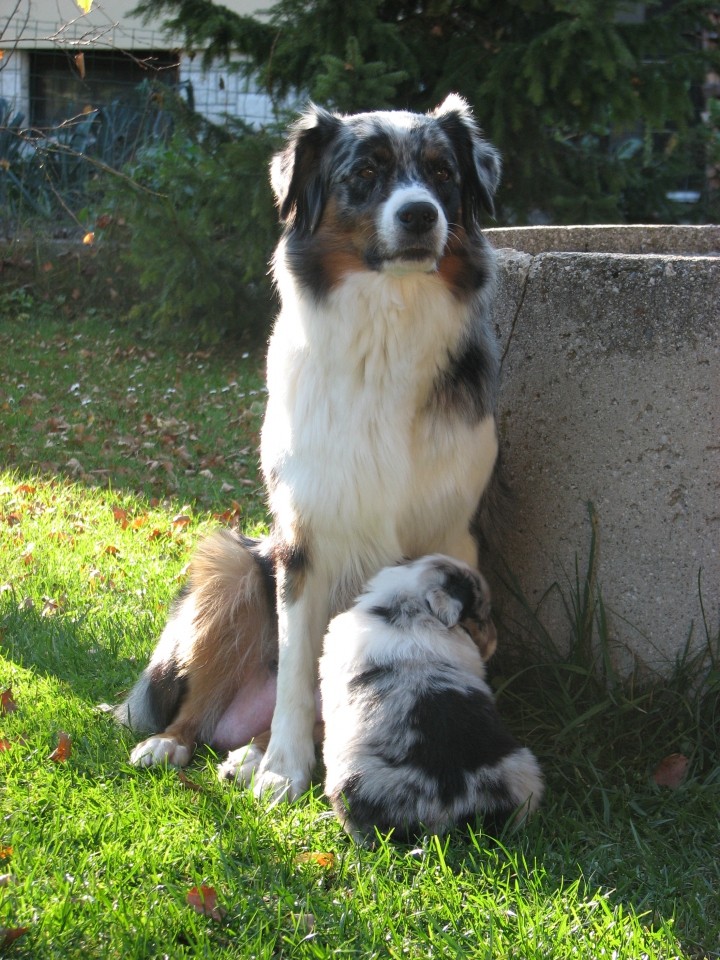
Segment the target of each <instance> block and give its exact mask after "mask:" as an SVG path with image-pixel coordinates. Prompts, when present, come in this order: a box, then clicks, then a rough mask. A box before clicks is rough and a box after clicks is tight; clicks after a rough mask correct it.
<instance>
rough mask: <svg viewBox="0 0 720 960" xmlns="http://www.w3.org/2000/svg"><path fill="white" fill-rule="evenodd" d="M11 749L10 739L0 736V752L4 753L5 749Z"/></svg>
mask: <svg viewBox="0 0 720 960" xmlns="http://www.w3.org/2000/svg"><path fill="white" fill-rule="evenodd" d="M11 749H12V740H8V738H7V737H0V753H5V751H6V750H11Z"/></svg>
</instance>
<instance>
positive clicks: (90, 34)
mask: <svg viewBox="0 0 720 960" xmlns="http://www.w3.org/2000/svg"><path fill="white" fill-rule="evenodd" d="M136 2H137V0H94V2H93V6H92V8H91V11H90V13H89V14H87V15H86V14H82V13H81V12H80V10H79V8H78V6H77V4H76V3H75V0H20V4H19V6H18V8H17V10H14V7H15V4H14V3H13V4H10V3H9V2H8V0H0V54H2V56H1V57H0V97H2V98H4V99H6V100H8V101H10V102H11V103H12V104H13V106H14V108H15V109H16V110H19V111H21V112H22V113H23V114H24V115H25V117H26V118H28V117H29V115H30V64H29V55H28V53H27V51H29V50H52V49H64V48H66V47H68V46H70V47H71V48H72V49H73V50H74V49H76V48H77V47H78V46H83V45H87V46H88V47H92V48H93V49H96V50H108V51H112V50H118V51H123V50H125V51H132V50H180V49H181V46H182V43H181V38H179V37H172V36H169V35H168V34H167V33H166V32H165V31H164V30H163V29H162V23H161V22H159V21H158V22H155V23H148V24H144V23H142V21H140V20H138V19H137V18H132V17H130V16H128V14H127V11H128V10H131V9H132V8H133V7H134V6H135V5H136ZM224 5H225V6H227V7H229V8H230V9H232V10H235V11H236V12H238V13H242V14H252V13H254V12H255V10H256V7H257V5H258V0H225V3H224ZM269 5H270V4H269V3H265V4H262V6H263V7H264V8H265V9H267V7H268V6H269ZM11 10H12V11H14V12H13V13H12V16H10V13H11ZM200 59H201V58H200V57H195V56H193V55H192V54H191V53H185V52H181V53H180V80H181V81H190V82H191V83H192V86H193V92H194V96H195V105H196V109H197V110H198V111H199V112H201V113H203V114H204V115H205V116H206V117H208V119H210V120H213V121H215V122H217V123H221V122H222V120H223V117H224V115H225V114H229V115H230V116H235V117H240V118H242V119H244V120H247V121H248V122H250V123H253V124H255V125H262V124H264V123H266V122H268V121H270V120H271V119H272V106H271V102H270V100H269V98H268V97H267V96H266V95H265V94H263V93H260V92H258V90H257V89H256V87H255V85H254V84H253V82H252V81H251V80H250V81H249V80H247V79H245V78H244V77H242V76H240V75H239V74H238V73H234V72H232V71H231V70H229V69H228V68H227V65H224V64H218V66H217V67H214V68H212V69H211V70H209V71H203V70H202V69H201V66H200Z"/></svg>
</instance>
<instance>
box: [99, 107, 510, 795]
mask: <svg viewBox="0 0 720 960" xmlns="http://www.w3.org/2000/svg"><path fill="white" fill-rule="evenodd" d="M499 176H500V160H499V157H498V154H497V152H496V151H495V150H494V148H493V147H492V146H490V144H488V143H487V141H486V140H484V139H483V137H482V135H481V132H480V130H479V128H478V126H477V124H476V122H475V120H474V118H473V116H472V113H471V110H470V108H469V106H468V105H467V103H466V102H465V101H464V100H462V99H461V98H460V97H458V96H456V95H450V96H448V97H447V99H446V100H445V101H444V102H443V103H442V104H441V105H440V106H439V107H438V108H437V109H435V110H434V111H432V112H430V113H428V114H423V115H420V114H415V113H407V112H404V111H397V112H396V111H388V112H375V113H361V114H357V115H351V116H339V115H336V114H332V113H329V112H327V111H325V110H322V109H319V108H318V107H314V106H313V107H311V108H310V109H309V110H308V112H307V113H306V114H305V115H304V116H302V117H301V119H300V120H299V121H298V122H297V123H296V124H295V125H294V126H293V127H292V129H291V131H290V134H289V138H288V141H287V144H286V147H285V149H284V150H283V151H282V152H281V153H280V154H279V155H278V156H276V157H275V158H274V161H273V163H272V170H271V180H272V185H273V189H274V191H275V194H276V196H277V203H278V208H279V212H280V217H281V220H282V221H283V223H284V226H285V230H284V234H283V237H282V239H281V241H280V243H279V245H278V248H277V251H276V253H275V257H274V260H273V271H274V277H275V282H276V284H277V288H278V291H279V293H280V297H281V301H282V307H281V310H280V314H279V316H278V318H277V321H276V323H275V326H274V330H273V333H272V337H271V340H270V347H269V353H268V390H269V397H268V405H267V413H266V416H265V422H264V425H263V429H262V441H261V461H262V469H263V473H264V477H265V483H266V486H267V491H268V497H269V504H270V510H271V512H272V518H273V524H272V533H271V535H270V536H269V537H268V539H267V540H266V541H262V542H255V541H250V540H248V539H246V538H243V537H240V536H238V535H235V534H232V533H230V532H228V531H224V532H219V533H217V534H215V535H214V536H211V537H210V538H209V539H208V540H206V541H205V542H203V543H201V544H200V546H199V548H198V549H197V552H196V554H195V556H194V559H193V561H192V564H191V570H190V577H189V583H188V585H187V587H186V589H185V590H184V591H183V592H182V594H181V595H180V596H179V597H178V599H177V600H176V602H175V604H174V606H173V609H172V610H171V613H170V617H169V621H168V624H167V626H166V628H165V630H164V632H163V634H162V636H161V638H160V641H159V643H158V645H157V647H156V649H155V651H154V653H153V656H152V658H151V660H150V663H149V665H148V667H147V668H146V670H145V671H144V673H143V674H142V676H141V678H140V680H139V681H138V682H137V684H136V685H135V687H134V688H133V689H132V691H131V692H130V695H129V697H128V699H127V700H126V702H125V703H124V704H122V705H121V706H120V707H118V708H116V715H117V716H118V717H119V718H120V719H121V720H123V721H124V722H125V723H127V724H129V725H130V726H131V727H132V728H133V729H135V730H136V731H138V732H144V733H150V734H152V735H151V736H150V737H149V738H148V739H146V740H144V741H143V742H142V743H140V744H139V745H138V746H137V747H136V748H135V749H134V750H133V752H132V756H131V759H132V762H133V763H135V764H138V765H149V764H153V763H159V762H169V763H173V764H177V765H183V764H185V763H187V762H188V760H189V758H190V756H191V754H192V751H193V749H194V747H195V745H196V744H198V743H208V744H211V745H212V746H213V747H214V748H215V749H216V750H219V751H223V752H224V751H226V750H229V751H231V752H230V754H229V756H228V758H227V760H226V761H225V762H224V763H223V764H222V765H221V767H220V772H221V775H223V776H228V777H232V778H236V779H238V780H241V781H243V782H249V781H250V779H251V777H252V779H253V783H254V789H255V791H256V793H257V794H264V793H266V792H267V793H269V794H270V795H272V796H273V797H276V798H278V797H281V796H286V797H289V798H292V797H295V796H297V795H298V794H299V793H301V792H302V791H303V790H305V788H306V787H307V786H308V783H309V779H310V774H311V772H312V768H313V766H314V763H315V748H314V742H313V728H314V725H315V723H316V719H317V703H316V700H317V698H316V694H315V690H316V686H317V664H318V658H319V655H320V651H321V646H322V640H323V635H324V633H325V630H326V627H327V624H328V621H329V620H330V618H331V617H332V616H334V615H335V614H337V613H338V612H340V611H342V610H344V609H346V608H347V607H349V606H350V605H351V603H352V602H353V600H354V598H355V597H356V596H357V595H358V594H359V593H360V591H361V589H362V586H363V584H364V583H365V582H366V581H367V580H368V579H369V578H370V577H372V576H373V575H374V574H376V573H377V572H378V571H379V570H380V569H381V568H382V567H385V566H388V565H391V564H394V563H397V562H399V561H401V560H403V559H408V558H409V559H412V558H415V557H420V556H422V555H424V554H429V553H444V554H448V555H450V556H451V557H455V558H457V559H459V560H462V561H465V562H467V563H470V564H472V565H476V564H477V562H478V556H477V542H476V540H477V537H476V534H477V529H478V518H479V511H480V509H481V501H483V500H484V496H483V495H484V494H485V493H486V488H487V487H488V484H489V482H490V480H491V477H492V476H493V471H494V465H495V461H496V456H497V436H496V425H495V397H496V385H497V379H498V367H499V364H498V359H497V355H496V346H495V343H494V337H493V332H492V329H491V323H490V312H489V311H490V303H491V298H492V292H493V283H494V273H495V265H494V257H493V252H492V250H491V248H490V246H489V244H488V242H487V241H486V240H485V239H484V237H483V235H482V233H481V229H480V218H481V214H482V212H483V211H486V212H488V213H492V211H493V195H494V193H495V190H496V187H497V184H498V180H499ZM268 730H269V736H268V735H267V733H266V732H267V731H268ZM264 733H265V734H266V735H265V736H262V735H263V734H264ZM248 744H251V746H250V747H249V748H248Z"/></svg>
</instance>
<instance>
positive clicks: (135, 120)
mask: <svg viewBox="0 0 720 960" xmlns="http://www.w3.org/2000/svg"><path fill="white" fill-rule="evenodd" d="M171 99H172V95H171V93H170V91H168V90H167V89H166V88H165V87H163V86H162V85H161V84H152V83H142V84H140V85H139V86H138V87H137V88H136V89H135V90H134V91H133V92H132V94H131V95H130V96H129V97H128V98H127V99H126V100H124V101H113V102H112V103H109V104H107V105H106V106H103V107H101V108H98V109H96V110H91V111H90V112H89V113H87V114H84V115H82V116H80V117H75V118H74V119H72V120H69V121H68V122H66V123H64V124H62V125H61V126H59V127H57V128H56V129H54V130H52V131H50V132H48V133H47V134H39V133H38V132H36V131H31V130H28V129H27V127H26V125H25V117H24V116H23V114H21V113H17V114H16V113H15V112H14V111H13V110H12V108H11V106H10V104H9V103H8V102H7V101H5V100H3V99H0V211H1V213H0V216H1V217H2V219H3V220H5V221H6V223H5V226H6V228H8V227H9V228H10V229H13V228H17V226H18V225H19V224H22V222H23V221H24V219H26V218H37V217H40V218H42V219H45V220H49V219H52V220H53V222H54V223H55V224H58V223H60V222H62V221H66V220H68V219H69V220H70V221H74V222H77V211H78V210H80V209H81V208H84V207H85V205H86V203H87V199H88V195H89V193H90V192H91V191H92V190H95V189H96V187H97V185H98V177H99V175H100V173H102V172H104V171H106V170H108V169H119V168H120V167H122V166H123V164H125V163H128V162H129V161H130V160H131V159H132V158H133V157H134V156H135V154H136V152H137V151H138V149H140V147H141V146H143V145H146V144H148V143H150V142H154V143H157V142H161V141H162V140H163V139H165V138H166V137H167V136H168V134H169V130H170V127H171V125H172V113H171V111H169V110H168V109H167V106H168V105H169V103H170V100H171Z"/></svg>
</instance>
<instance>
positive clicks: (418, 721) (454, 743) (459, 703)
mask: <svg viewBox="0 0 720 960" xmlns="http://www.w3.org/2000/svg"><path fill="white" fill-rule="evenodd" d="M408 719H409V721H410V723H411V725H412V726H413V727H414V729H415V730H416V731H417V738H416V740H415V743H414V745H413V746H412V748H411V749H410V750H409V751H408V756H407V760H408V762H410V763H412V764H414V765H415V766H417V767H418V768H419V769H421V770H422V771H423V772H424V773H426V774H427V775H428V776H429V777H431V778H433V779H434V780H436V781H437V784H438V791H439V794H440V797H441V799H442V801H443V803H449V802H450V801H451V800H452V799H453V798H454V797H456V796H457V795H458V794H460V793H462V792H463V791H464V789H465V776H464V774H465V773H466V772H469V771H475V770H478V769H479V768H481V767H491V766H494V765H495V764H497V763H498V761H500V760H502V759H503V757H506V756H507V755H508V754H509V753H512V752H513V751H514V750H516V749H517V748H518V743H517V741H516V740H515V738H514V737H513V736H512V735H511V734H510V733H509V732H508V731H507V730H506V729H505V727H504V726H503V724H502V722H501V720H500V717H499V716H498V713H497V711H496V709H495V705H494V704H493V702H492V700H490V698H489V697H488V696H487V695H486V694H484V693H482V692H480V691H473V692H472V693H462V692H460V691H458V690H448V689H435V690H433V691H430V692H428V693H426V694H424V695H422V696H420V697H419V698H418V700H417V702H416V703H415V706H414V707H413V709H412V710H411V712H410V714H409V717H408Z"/></svg>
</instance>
